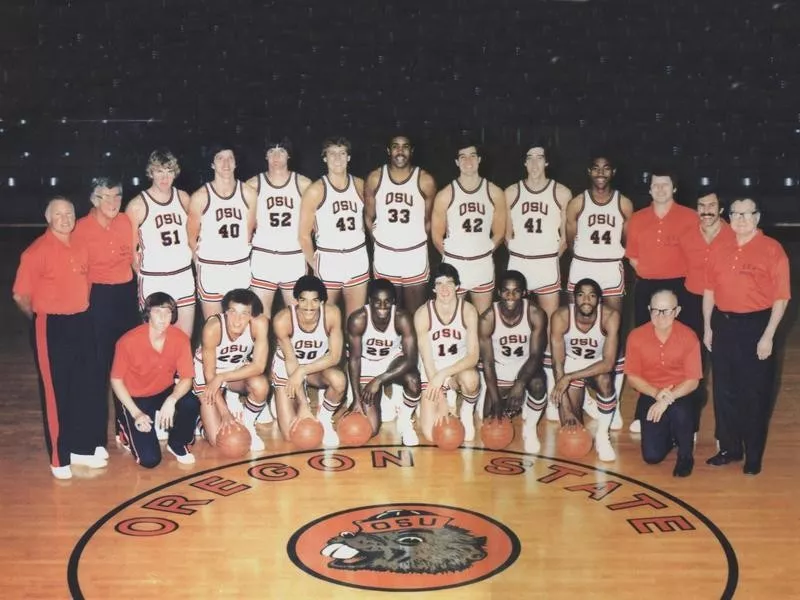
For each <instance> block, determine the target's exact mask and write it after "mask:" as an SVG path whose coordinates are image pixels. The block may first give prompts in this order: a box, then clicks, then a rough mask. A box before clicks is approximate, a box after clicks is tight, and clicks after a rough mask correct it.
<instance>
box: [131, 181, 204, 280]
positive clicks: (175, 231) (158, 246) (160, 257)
mask: <svg viewBox="0 0 800 600" xmlns="http://www.w3.org/2000/svg"><path fill="white" fill-rule="evenodd" d="M142 199H143V200H144V207H145V215H144V220H143V221H142V223H141V225H139V265H140V269H141V271H142V273H144V274H145V275H149V274H153V273H164V274H166V273H174V272H175V271H182V270H184V269H186V267H188V266H189V265H191V264H192V251H191V249H190V248H189V242H188V236H187V234H186V210H185V209H184V208H183V205H182V204H181V201H180V197H179V196H178V190H176V189H175V188H172V193H171V194H170V197H169V201H168V202H167V203H166V204H161V203H160V202H157V201H156V200H155V198H153V197H152V196H150V194H148V193H147V192H142Z"/></svg>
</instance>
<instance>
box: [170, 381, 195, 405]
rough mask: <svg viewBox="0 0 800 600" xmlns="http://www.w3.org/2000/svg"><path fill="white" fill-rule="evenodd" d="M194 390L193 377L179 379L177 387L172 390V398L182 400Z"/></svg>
mask: <svg viewBox="0 0 800 600" xmlns="http://www.w3.org/2000/svg"><path fill="white" fill-rule="evenodd" d="M191 389H192V378H191V377H184V378H183V379H179V380H178V383H176V384H175V387H174V388H173V390H172V394H170V395H171V396H175V398H176V399H178V400H180V399H181V398H183V397H184V396H185V395H186V394H188V393H189V390H191Z"/></svg>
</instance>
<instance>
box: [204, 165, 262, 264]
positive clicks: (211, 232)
mask: <svg viewBox="0 0 800 600" xmlns="http://www.w3.org/2000/svg"><path fill="white" fill-rule="evenodd" d="M206 190H207V191H208V206H207V207H206V210H205V211H204V212H203V216H202V218H201V221H200V240H199V242H198V245H197V257H198V258H199V259H200V260H202V261H204V262H210V263H228V262H231V263H233V262H240V261H242V260H244V259H246V258H247V257H248V256H250V240H249V239H248V232H247V204H245V201H244V194H243V192H242V182H241V181H237V182H236V187H234V189H233V193H232V194H231V195H230V196H228V197H227V198H223V197H222V196H220V195H218V194H217V193H216V192H215V191H214V186H213V185H211V184H210V183H207V184H206Z"/></svg>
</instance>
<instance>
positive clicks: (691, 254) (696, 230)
mask: <svg viewBox="0 0 800 600" xmlns="http://www.w3.org/2000/svg"><path fill="white" fill-rule="evenodd" d="M720 223H721V227H720V230H719V233H717V235H716V237H715V238H714V239H713V240H711V243H710V244H709V243H708V242H706V239H705V238H704V237H703V233H702V232H701V231H700V227H693V228H691V229H690V230H689V231H687V232H686V233H685V234H684V236H683V237H682V238H681V250H683V255H684V258H685V260H686V282H685V283H684V285H685V286H686V289H687V290H689V291H690V292H692V293H693V294H698V295H702V294H703V290H704V289H705V281H706V267H707V265H708V259H709V256H711V249H712V248H716V247H717V246H719V245H720V244H727V243H730V242H731V241H732V240H734V239H735V237H736V236H735V234H734V233H733V229H731V226H730V225H728V224H727V223H726V222H725V221H721V222H720Z"/></svg>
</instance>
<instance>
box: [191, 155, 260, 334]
mask: <svg viewBox="0 0 800 600" xmlns="http://www.w3.org/2000/svg"><path fill="white" fill-rule="evenodd" d="M210 155H211V159H212V162H211V168H212V170H213V171H214V180H213V181H211V182H209V183H206V184H205V185H204V186H203V187H201V188H200V189H199V190H197V191H196V192H195V193H194V194H192V197H191V200H190V202H189V221H188V224H187V230H188V234H189V247H190V248H191V249H192V254H193V255H194V258H195V265H196V267H197V294H198V295H199V296H200V303H201V306H202V309H203V317H204V318H206V319H207V318H208V317H210V316H211V315H214V314H217V313H219V312H220V310H221V307H220V302H221V301H222V297H223V296H224V295H225V294H226V293H227V292H228V291H229V290H232V289H237V288H246V287H249V286H250V279H251V276H250V238H251V237H252V235H253V228H254V227H255V209H256V192H255V190H254V189H253V188H251V187H250V186H245V185H244V184H243V183H242V182H241V181H239V180H237V179H236V176H235V172H236V157H235V156H234V154H233V150H232V149H231V146H230V145H217V146H212V148H211V152H210Z"/></svg>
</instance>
